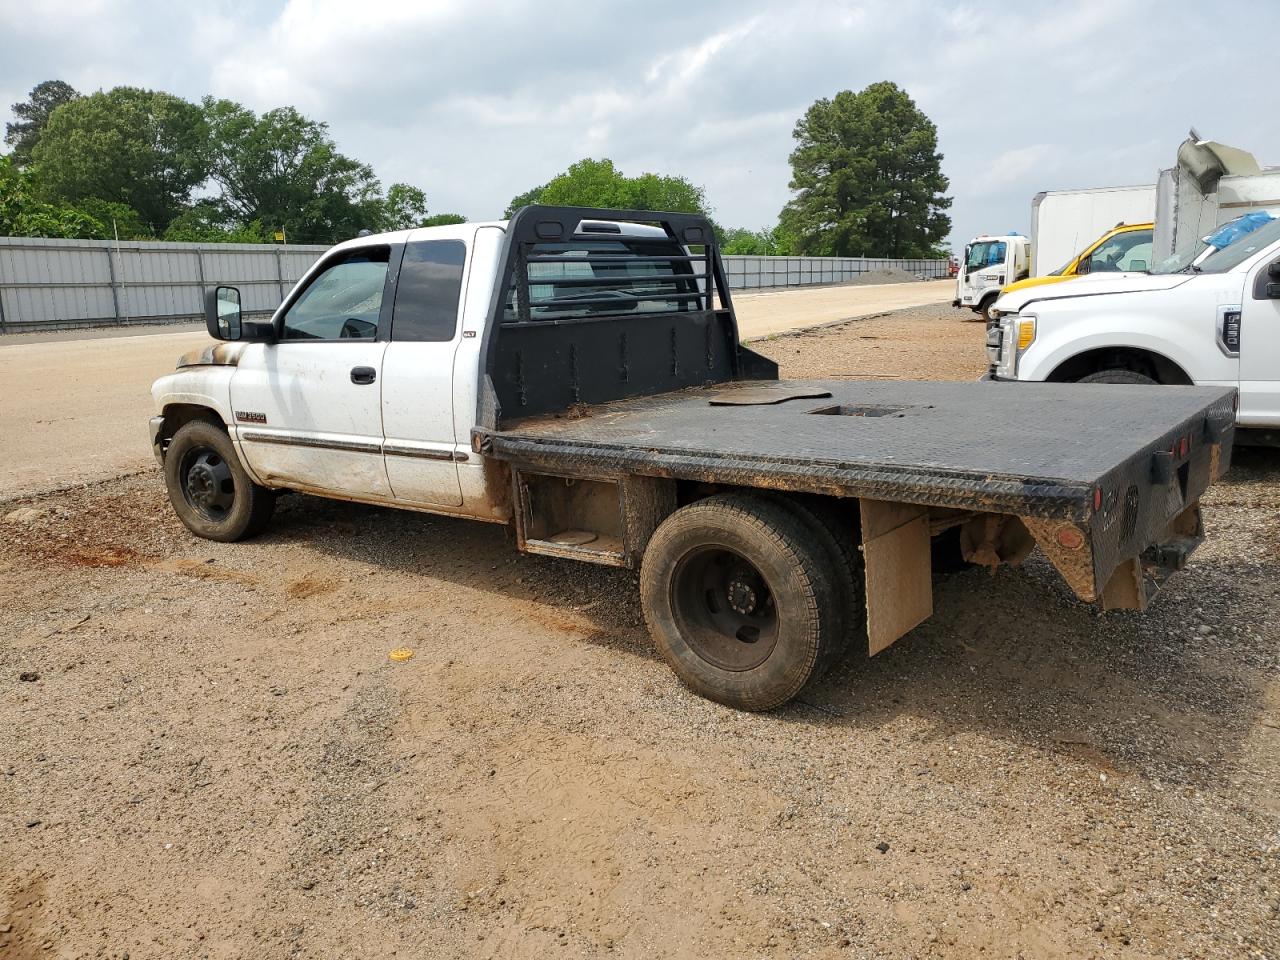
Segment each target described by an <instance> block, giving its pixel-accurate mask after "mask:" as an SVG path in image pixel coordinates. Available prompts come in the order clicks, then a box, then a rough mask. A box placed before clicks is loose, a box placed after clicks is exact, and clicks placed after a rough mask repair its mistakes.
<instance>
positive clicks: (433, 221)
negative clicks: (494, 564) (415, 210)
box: [421, 213, 467, 227]
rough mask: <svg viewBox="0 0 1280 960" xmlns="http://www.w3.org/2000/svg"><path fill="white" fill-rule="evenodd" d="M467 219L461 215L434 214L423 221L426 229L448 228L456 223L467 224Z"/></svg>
mask: <svg viewBox="0 0 1280 960" xmlns="http://www.w3.org/2000/svg"><path fill="white" fill-rule="evenodd" d="M466 222H467V218H466V217H464V216H463V215H462V214H460V213H433V214H432V215H431V216H429V217H427V219H425V220H423V221H422V224H421V226H424V227H447V226H450V225H452V224H455V223H466Z"/></svg>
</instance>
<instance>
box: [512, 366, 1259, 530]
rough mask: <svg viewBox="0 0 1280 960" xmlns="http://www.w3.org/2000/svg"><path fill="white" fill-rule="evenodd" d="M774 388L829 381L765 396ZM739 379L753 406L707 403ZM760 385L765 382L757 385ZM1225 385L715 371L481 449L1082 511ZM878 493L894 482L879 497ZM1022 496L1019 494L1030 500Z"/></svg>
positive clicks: (634, 468)
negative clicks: (717, 380) (700, 383)
mask: <svg viewBox="0 0 1280 960" xmlns="http://www.w3.org/2000/svg"><path fill="white" fill-rule="evenodd" d="M769 388H772V389H774V390H776V391H778V392H779V393H787V394H795V393H796V392H797V391H798V390H799V391H802V392H814V393H823V392H826V393H830V396H829V397H807V398H795V399H787V400H785V401H783V402H770V398H769V397H768V396H767V392H768V390H769ZM747 391H750V394H752V395H755V396H757V397H758V401H757V403H754V404H746V405H739V404H730V405H719V404H716V405H713V404H712V403H711V401H712V400H726V399H728V400H731V399H732V398H733V397H734V395H735V394H741V393H745V392H747ZM762 391H764V393H765V394H766V395H763V396H760V395H761V393H762ZM1232 393H1233V392H1232V391H1230V390H1225V389H1221V388H1212V387H1148V386H1134V385H1128V384H1090V385H1088V386H1082V385H1079V384H1055V383H1018V384H993V383H963V382H961V383H944V382H931V381H919V382H915V381H896V382H883V381H848V380H822V381H819V380H808V381H782V382H777V383H776V384H766V383H761V382H750V383H731V384H720V385H716V386H711V387H706V388H695V389H690V390H682V391H679V392H675V393H667V394H660V395H657V396H651V397H641V398H637V399H632V400H620V401H616V402H613V403H607V404H601V405H598V406H595V407H588V408H577V409H575V410H574V411H572V413H571V414H564V415H560V416H555V417H541V418H537V419H532V420H526V421H515V422H510V423H507V424H504V426H503V428H502V429H500V430H498V431H495V432H493V433H492V434H491V435H490V436H489V438H488V440H487V445H488V447H489V452H491V453H492V454H493V455H495V456H498V457H499V458H502V459H508V460H517V461H523V462H526V463H532V464H538V465H541V466H544V467H549V468H554V467H556V466H557V465H565V466H570V465H575V464H576V465H582V466H585V465H592V466H594V467H597V468H600V469H602V470H605V471H617V472H636V473H651V474H655V475H668V476H685V477H690V478H694V479H708V478H711V477H713V476H714V477H715V478H717V479H719V480H720V481H721V482H734V481H735V479H736V480H738V481H741V482H747V483H757V482H759V481H760V480H761V479H767V478H770V477H772V478H773V479H774V480H776V481H777V483H776V484H766V485H778V486H786V487H791V488H795V489H804V488H812V489H833V488H840V489H843V490H845V491H847V492H850V493H856V495H859V496H875V495H877V494H879V495H882V496H884V497H885V498H886V499H904V500H913V501H915V502H921V503H933V504H939V505H954V506H969V507H978V508H983V507H985V508H986V509H1013V508H1014V507H1016V505H1017V502H1018V501H1019V500H1022V501H1033V502H1035V504H1036V505H1037V506H1038V509H1029V510H1028V512H1036V513H1044V512H1048V513H1054V514H1063V515H1065V514H1071V515H1082V509H1081V504H1082V501H1083V500H1084V499H1085V498H1086V497H1088V496H1091V495H1092V488H1093V485H1094V484H1095V483H1098V482H1099V481H1100V480H1102V479H1103V478H1104V477H1106V476H1107V475H1108V474H1111V473H1113V472H1115V471H1117V470H1123V469H1125V468H1126V465H1129V469H1132V461H1134V458H1135V456H1137V455H1140V454H1143V453H1144V452H1145V451H1146V450H1147V448H1152V449H1154V445H1155V444H1156V443H1157V442H1158V441H1163V439H1164V438H1165V437H1166V436H1167V435H1170V434H1173V433H1177V432H1178V431H1179V430H1186V429H1189V428H1194V427H1195V426H1197V425H1199V424H1200V423H1202V422H1203V419H1204V418H1205V416H1206V415H1208V414H1210V413H1211V412H1214V411H1216V415H1217V416H1222V415H1223V410H1224V405H1225V409H1226V410H1228V411H1229V410H1230V405H1231V398H1232ZM891 494H892V495H891ZM1028 506H1029V507H1030V506H1031V504H1030V503H1028Z"/></svg>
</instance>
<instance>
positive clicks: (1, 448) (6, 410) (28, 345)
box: [0, 281, 954, 501]
mask: <svg viewBox="0 0 1280 960" xmlns="http://www.w3.org/2000/svg"><path fill="white" fill-rule="evenodd" d="M953 289H954V284H952V283H951V282H950V281H936V282H934V281H930V282H923V283H900V284H884V285H875V286H861V287H859V286H843V287H820V288H816V289H808V290H786V291H776V292H768V293H756V294H740V295H738V296H736V297H735V298H734V304H735V306H736V308H737V310H738V316H739V323H740V326H741V332H742V336H743V337H744V338H750V337H763V336H768V335H770V334H774V333H779V332H782V331H785V330H791V329H796V328H800V327H809V326H816V325H818V324H822V323H829V322H832V321H835V320H846V319H850V318H853V317H860V316H867V315H870V314H877V313H884V312H885V311H888V310H896V309H900V308H903V307H910V306H920V305H923V304H928V303H941V302H945V301H946V300H949V299H950V298H951V296H952V290H953ZM205 340H206V338H205V335H204V333H203V331H202V330H201V329H200V328H198V327H185V328H183V329H182V330H180V331H178V332H162V333H151V332H148V333H140V334H139V335H137V336H122V335H120V334H119V332H118V331H101V332H96V333H95V332H93V331H90V332H73V333H67V334H62V335H57V334H36V335H33V336H31V337H9V338H5V339H0V501H4V500H12V499H14V498H16V497H21V496H28V495H31V494H34V493H38V492H41V491H46V490H51V489H54V488H58V487H64V486H69V485H74V484H80V483H93V482H96V481H100V480H106V479H110V478H112V477H116V476H119V475H121V474H123V473H127V472H129V471H131V470H137V469H140V468H143V467H145V466H147V464H148V463H149V462H150V460H151V448H150V445H149V443H148V440H147V436H146V424H147V418H148V417H149V416H151V394H150V386H151V382H152V381H153V380H154V379H155V378H156V377H158V376H161V375H162V374H165V373H168V372H169V371H170V370H172V369H173V364H174V360H175V359H176V358H177V357H178V355H179V354H181V353H183V352H184V351H186V350H187V349H189V348H190V347H193V346H196V345H198V344H200V343H202V342H205Z"/></svg>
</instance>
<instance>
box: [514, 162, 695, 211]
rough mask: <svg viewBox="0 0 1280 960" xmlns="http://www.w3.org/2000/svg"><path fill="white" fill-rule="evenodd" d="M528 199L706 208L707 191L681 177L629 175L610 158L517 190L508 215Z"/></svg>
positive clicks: (585, 204) (581, 204) (578, 204)
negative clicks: (537, 184)
mask: <svg viewBox="0 0 1280 960" xmlns="http://www.w3.org/2000/svg"><path fill="white" fill-rule="evenodd" d="M530 203H546V204H554V205H557V206H566V207H614V208H617V209H622V210H673V211H679V212H683V213H701V214H707V213H708V212H709V210H708V207H707V198H706V193H705V192H704V191H703V189H702V187H698V186H694V185H693V184H692V183H690V182H689V181H688V180H686V179H685V178H684V177H664V176H660V175H658V174H656V173H642V174H640V176H638V177H628V176H626V175H624V174H623V173H622V171H620V170H619V169H618V168H617V167H615V166H614V165H613V161H612V160H591V159H586V160H579V161H578V162H577V163H575V164H573V165H572V166H571V167H569V169H568V170H566V171H565V172H564V173H562V174H560V175H559V176H556V177H553V178H552V179H551V180H550V181H549V182H547V183H546V184H544V185H543V186H541V187H535V188H534V189H532V190H529V191H526V192H525V193H522V194H520V195H519V196H518V197H515V198H514V199H512V201H511V203H510V204H509V205H508V206H507V210H506V213H505V216H507V217H510V216H511V215H512V214H514V213H515V212H516V210H518V209H520V208H521V207H523V206H526V205H527V204H530Z"/></svg>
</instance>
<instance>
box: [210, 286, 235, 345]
mask: <svg viewBox="0 0 1280 960" xmlns="http://www.w3.org/2000/svg"><path fill="white" fill-rule="evenodd" d="M204 323H205V326H206V327H208V329H209V336H211V337H213V339H215V340H239V339H240V334H241V333H242V325H241V321H240V291H239V290H237V289H236V288H235V287H215V288H214V289H213V290H210V291H209V293H208V295H207V296H206V297H205V300H204Z"/></svg>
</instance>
